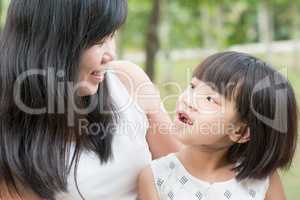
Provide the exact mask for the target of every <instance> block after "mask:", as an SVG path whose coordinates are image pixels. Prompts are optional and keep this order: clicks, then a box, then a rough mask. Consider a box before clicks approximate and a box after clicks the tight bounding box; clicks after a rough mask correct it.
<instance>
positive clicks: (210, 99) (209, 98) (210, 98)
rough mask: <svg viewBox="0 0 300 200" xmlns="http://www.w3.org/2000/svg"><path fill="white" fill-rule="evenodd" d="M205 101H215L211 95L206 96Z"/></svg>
mask: <svg viewBox="0 0 300 200" xmlns="http://www.w3.org/2000/svg"><path fill="white" fill-rule="evenodd" d="M206 99H207V101H209V102H212V103H216V102H215V101H214V100H213V98H212V97H210V96H208V97H206Z"/></svg>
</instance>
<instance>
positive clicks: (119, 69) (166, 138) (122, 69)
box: [108, 61, 180, 159]
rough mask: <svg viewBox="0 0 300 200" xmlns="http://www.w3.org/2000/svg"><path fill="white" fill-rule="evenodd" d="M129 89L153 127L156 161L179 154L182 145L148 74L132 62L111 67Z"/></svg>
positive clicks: (151, 138) (152, 147)
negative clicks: (173, 130) (164, 156)
mask: <svg viewBox="0 0 300 200" xmlns="http://www.w3.org/2000/svg"><path fill="white" fill-rule="evenodd" d="M108 67H109V68H112V69H113V70H114V71H115V72H116V74H117V75H118V77H119V79H120V80H121V82H122V83H123V84H124V85H125V87H126V88H127V90H128V92H129V94H130V95H131V97H132V98H133V99H134V100H135V101H136V102H137V103H138V104H139V106H140V107H141V108H142V110H143V111H144V112H145V113H146V115H147V117H148V121H149V124H150V127H149V129H148V133H147V142H148V144H149V148H150V151H151V153H152V157H153V159H155V158H159V157H161V156H163V155H167V154H169V153H172V152H177V151H178V150H179V148H180V143H179V141H178V140H176V139H175V137H174V136H173V135H172V133H173V132H172V129H171V127H172V121H171V119H170V117H169V115H168V114H167V113H166V112H165V111H164V109H163V108H162V103H161V98H160V94H159V91H158V90H157V89H156V87H155V86H154V84H153V83H152V82H151V80H150V79H149V77H148V76H147V74H146V73H145V72H144V71H143V70H142V69H141V68H140V67H139V66H137V65H135V64H133V63H131V62H128V61H113V62H110V63H108Z"/></svg>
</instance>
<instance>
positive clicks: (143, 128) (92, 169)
mask: <svg viewBox="0 0 300 200" xmlns="http://www.w3.org/2000/svg"><path fill="white" fill-rule="evenodd" d="M105 78H106V79H107V81H108V86H109V90H110V93H111V94H112V98H113V101H114V102H115V104H116V106H117V107H118V109H119V110H120V113H119V115H120V120H119V123H118V127H117V128H116V133H115V135H114V138H113V143H112V150H113V160H111V161H109V162H108V163H107V164H102V165H101V164H100V160H99V158H98V157H97V155H96V154H95V153H92V152H83V153H82V155H81V157H80V160H79V164H78V169H77V183H78V188H79V190H80V192H81V194H82V195H83V197H84V199H86V200H136V199H137V178H138V175H139V173H140V171H141V170H142V169H143V168H144V167H146V166H147V165H148V164H150V162H151V159H152V158H151V153H150V151H149V148H148V144H147V142H146V132H147V129H148V126H149V124H148V119H147V117H146V115H145V113H144V112H143V111H142V110H141V108H140V107H139V106H138V105H137V103H135V102H134V101H133V100H132V98H131V97H130V95H129V94H128V91H127V89H126V88H125V86H124V85H123V84H122V83H121V81H120V80H119V79H118V77H117V76H116V75H115V74H114V73H113V71H108V72H107V73H106V77H105ZM56 199H57V200H79V199H80V200H81V197H80V195H79V193H78V191H77V189H76V184H75V181H74V166H73V170H72V171H71V173H70V176H69V180H68V193H67V194H59V195H58V196H57V198H56Z"/></svg>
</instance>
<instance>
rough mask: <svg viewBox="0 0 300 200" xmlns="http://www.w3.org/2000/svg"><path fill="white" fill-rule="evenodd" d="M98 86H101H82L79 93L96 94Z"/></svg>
mask: <svg viewBox="0 0 300 200" xmlns="http://www.w3.org/2000/svg"><path fill="white" fill-rule="evenodd" d="M98 87H99V85H97V86H89V87H84V88H80V89H79V91H78V95H79V96H91V95H94V94H96V93H97V91H98Z"/></svg>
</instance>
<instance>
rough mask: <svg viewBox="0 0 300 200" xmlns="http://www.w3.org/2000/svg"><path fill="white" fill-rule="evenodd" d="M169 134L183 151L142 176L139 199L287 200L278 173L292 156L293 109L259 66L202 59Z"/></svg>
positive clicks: (290, 96)
mask: <svg viewBox="0 0 300 200" xmlns="http://www.w3.org/2000/svg"><path fill="white" fill-rule="evenodd" d="M175 126H176V128H177V130H178V135H177V136H178V138H179V140H180V141H181V142H182V143H183V144H185V148H183V149H182V150H181V151H179V152H178V153H176V154H170V155H168V156H166V157H163V158H160V159H158V160H155V161H153V162H152V163H151V165H150V166H149V167H148V168H146V169H144V170H143V172H142V173H141V175H140V178H139V193H140V199H142V200H148V199H149V200H150V199H151V200H157V199H161V200H169V199H170V200H207V199H214V200H220V199H222V200H223V199H226V200H227V199H229V200H250V199H255V200H263V199H268V200H270V199H271V200H277V199H278V200H279V199H280V200H283V199H285V197H284V191H283V189H282V185H281V182H280V178H279V175H278V173H277V172H276V170H277V169H278V168H286V167H288V166H289V165H290V164H291V161H292V158H293V155H294V152H295V148H296V141H297V139H296V138H297V106H296V100H295V95H294V92H293V89H292V87H291V85H290V84H289V83H288V81H287V80H286V78H285V77H283V76H282V75H281V74H279V73H278V72H277V71H276V70H275V69H273V68H272V67H271V66H269V65H268V64H266V63H265V62H263V61H261V60H259V59H257V58H255V57H253V56H250V55H247V54H244V53H237V52H225V53H218V54H215V55H212V56H210V57H209V58H207V59H206V60H205V61H204V62H203V63H202V64H201V65H200V66H198V67H197V68H196V70H195V72H194V74H193V78H192V80H191V84H190V86H189V87H188V88H187V89H186V90H185V92H184V93H183V94H182V95H181V97H180V98H179V100H178V103H177V117H176V120H175Z"/></svg>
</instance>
